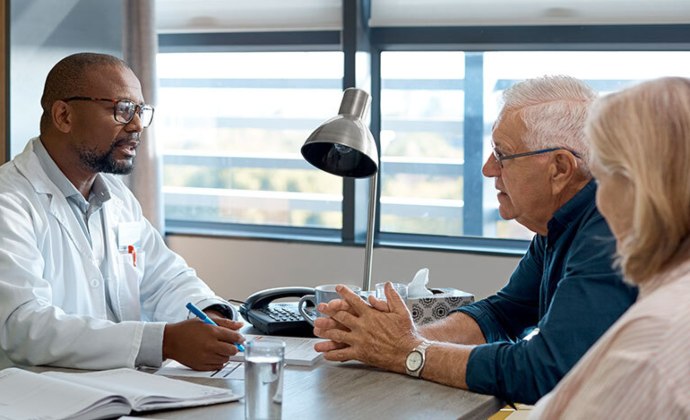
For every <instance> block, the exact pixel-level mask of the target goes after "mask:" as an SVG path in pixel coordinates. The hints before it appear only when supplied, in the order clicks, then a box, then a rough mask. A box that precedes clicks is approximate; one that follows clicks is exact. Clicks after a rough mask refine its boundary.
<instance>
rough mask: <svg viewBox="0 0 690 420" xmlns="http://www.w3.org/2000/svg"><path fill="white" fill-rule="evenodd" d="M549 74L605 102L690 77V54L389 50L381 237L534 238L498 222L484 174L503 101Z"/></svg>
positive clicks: (384, 66) (384, 75) (384, 64)
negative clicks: (616, 94)
mask: <svg viewBox="0 0 690 420" xmlns="http://www.w3.org/2000/svg"><path fill="white" fill-rule="evenodd" d="M545 74H551V75H553V74H568V75H571V76H574V77H578V78H580V79H583V80H585V81H587V82H588V83H589V84H590V85H591V86H592V87H594V88H595V89H597V90H598V91H599V92H601V93H602V94H606V93H609V92H613V91H617V90H620V89H622V88H624V87H626V86H629V85H630V84H633V83H636V82H639V81H642V80H646V79H651V78H655V77H660V76H663V75H669V74H675V75H678V76H685V77H688V76H690V52H685V51H683V52H650V51H637V52H630V51H628V52H621V51H618V52H611V51H606V52H603V51H498V52H484V53H482V52H469V53H466V52H462V51H437V52H419V51H404V52H400V51H393V52H383V53H382V54H381V86H382V88H381V120H382V121H381V134H380V139H381V155H382V158H381V161H382V163H381V174H382V175H381V185H382V187H381V190H382V191H381V222H380V225H381V232H391V233H405V234H410V233H416V234H429V235H447V236H479V237H496V238H513V239H519V238H522V239H528V238H531V237H532V235H533V233H532V232H530V231H528V230H527V229H526V228H524V227H522V226H521V225H519V224H518V223H517V222H515V221H504V220H501V219H500V217H499V216H498V212H497V208H498V202H497V200H496V196H495V190H494V186H493V180H491V179H482V175H481V166H482V164H483V162H484V161H485V160H486V158H487V157H488V155H489V153H490V152H491V150H490V138H491V128H492V125H493V123H494V121H495V119H496V117H497V115H498V112H499V110H500V98H501V93H502V92H503V91H504V90H505V89H507V88H508V87H510V86H511V85H513V84H514V83H516V82H517V81H519V80H523V79H526V78H532V77H539V76H542V75H545ZM468 125H469V127H468ZM472 125H474V127H472Z"/></svg>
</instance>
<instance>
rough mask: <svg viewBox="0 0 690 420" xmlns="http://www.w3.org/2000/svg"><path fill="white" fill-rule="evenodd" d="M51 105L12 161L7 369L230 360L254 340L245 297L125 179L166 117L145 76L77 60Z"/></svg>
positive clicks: (6, 239)
mask: <svg viewBox="0 0 690 420" xmlns="http://www.w3.org/2000/svg"><path fill="white" fill-rule="evenodd" d="M41 105H42V107H43V110H44V114H43V117H42V119H41V136H40V137H39V138H35V139H32V140H31V141H30V142H29V143H28V145H27V146H26V148H25V150H24V151H23V152H22V153H21V154H20V155H19V156H17V157H16V158H15V159H14V160H12V161H11V162H9V163H7V164H5V165H3V166H2V167H0V215H1V216H0V368H3V367H6V366H9V365H12V364H20V365H53V366H64V367H75V368H84V369H108V368H116V367H134V366H138V365H147V366H159V365H160V364H161V362H162V361H163V360H164V359H166V358H172V359H176V360H178V361H180V362H181V363H183V364H186V365H188V366H190V367H192V368H194V369H198V370H213V369H217V368H219V367H220V366H222V364H223V363H224V362H225V361H227V360H228V358H229V357H230V356H231V355H233V354H235V353H236V352H237V348H236V347H235V345H234V343H238V342H242V341H243V338H242V336H241V335H240V334H239V333H238V332H237V329H238V328H239V327H240V326H241V325H242V324H241V323H240V322H236V321H232V320H231V319H232V318H233V317H234V319H235V320H237V319H238V318H237V315H236V313H235V312H234V309H233V308H232V305H230V304H229V303H228V302H227V301H225V300H223V299H222V298H219V297H218V296H216V295H215V294H214V293H213V292H212V291H211V290H210V289H209V287H208V286H207V285H206V284H205V283H204V282H203V281H202V280H201V279H199V278H198V277H197V276H196V273H195V272H194V270H193V269H191V268H190V267H188V266H187V264H186V263H185V262H184V260H183V259H182V258H181V257H180V256H178V255H177V254H175V253H174V252H172V251H171V250H170V249H168V248H167V246H166V245H165V243H164V242H163V240H162V238H161V236H160V235H159V234H158V232H157V231H156V230H155V229H153V228H152V226H151V225H150V224H149V222H148V221H147V220H146V219H145V218H144V217H143V215H142V212H141V207H140V205H139V203H138V202H137V200H136V199H135V198H134V196H133V195H132V193H131V192H130V191H129V190H128V189H127V187H126V186H125V185H124V184H123V183H122V181H121V180H120V179H119V178H118V177H117V176H115V175H113V174H125V173H129V172H130V171H131V169H132V166H133V161H134V156H135V154H136V148H137V146H138V144H139V134H140V133H141V131H142V130H143V129H144V127H146V126H148V124H150V122H151V119H152V117H153V115H152V114H153V108H152V107H150V106H148V105H145V104H144V101H143V96H142V93H141V87H140V84H139V81H138V79H137V78H136V76H135V75H134V73H133V72H132V71H131V69H129V67H128V66H127V65H126V64H125V63H124V62H122V61H120V60H119V59H117V58H115V57H112V56H107V55H101V54H87V53H84V54H75V55H72V56H69V57H67V58H65V59H63V60H62V61H60V62H59V63H58V64H57V65H56V66H55V67H54V68H53V70H51V72H50V73H49V75H48V78H47V80H46V86H45V90H44V94H43V98H42V100H41ZM187 302H192V303H194V304H196V305H197V306H198V307H200V308H202V309H204V310H205V311H206V312H207V313H208V314H209V315H211V316H212V317H213V319H214V320H215V321H216V323H218V324H219V326H212V325H208V324H205V323H202V322H201V321H199V320H198V319H196V318H194V317H192V316H190V314H189V312H188V310H187V309H186V308H185V304H186V303H187Z"/></svg>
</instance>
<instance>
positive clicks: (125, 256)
mask: <svg viewBox="0 0 690 420" xmlns="http://www.w3.org/2000/svg"><path fill="white" fill-rule="evenodd" d="M145 257H146V253H145V252H137V253H122V254H120V269H121V270H122V271H121V272H122V274H123V278H124V281H125V284H126V285H127V287H128V288H132V287H134V288H136V290H139V285H140V284H141V280H142V279H143V278H144V263H145Z"/></svg>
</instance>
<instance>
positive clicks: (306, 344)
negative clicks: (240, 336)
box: [230, 334, 325, 366]
mask: <svg viewBox="0 0 690 420" xmlns="http://www.w3.org/2000/svg"><path fill="white" fill-rule="evenodd" d="M244 337H245V338H246V340H247V341H251V340H261V339H262V338H263V337H268V336H265V335H252V334H245V335H244ZM270 338H276V339H280V340H283V341H284V342H285V364H286V365H292V366H311V365H313V364H314V363H316V362H317V361H318V360H320V359H321V357H322V354H321V353H318V352H317V351H316V350H314V344H316V343H318V342H319V341H325V340H323V339H320V338H303V337H279V336H273V335H272V336H270ZM230 360H231V361H237V362H243V361H244V353H237V354H236V355H234V356H232V357H231V358H230Z"/></svg>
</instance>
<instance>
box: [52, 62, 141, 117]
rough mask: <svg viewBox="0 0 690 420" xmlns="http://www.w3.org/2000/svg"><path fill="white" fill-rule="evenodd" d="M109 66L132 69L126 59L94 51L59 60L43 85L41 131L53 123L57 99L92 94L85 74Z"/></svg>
mask: <svg viewBox="0 0 690 420" xmlns="http://www.w3.org/2000/svg"><path fill="white" fill-rule="evenodd" d="M109 66H121V67H123V68H126V69H130V70H131V68H130V67H129V65H128V64H127V63H126V62H125V61H123V60H121V59H119V58H117V57H115V56H112V55H108V54H100V53H92V52H82V53H77V54H72V55H69V56H67V57H65V58H63V59H62V60H60V61H58V63H57V64H55V66H53V68H52V69H51V70H50V71H49V72H48V76H47V77H46V82H45V85H44V86H43V95H42V96H41V108H42V109H43V114H42V115H41V131H44V129H45V128H47V127H48V125H49V124H50V123H51V116H50V110H51V108H52V106H53V103H55V101H57V100H60V99H64V98H68V97H70V96H92V93H91V92H90V91H89V90H88V89H89V86H87V83H86V79H85V78H84V75H85V74H86V73H87V72H88V71H90V70H92V69H93V68H97V67H109Z"/></svg>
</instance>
